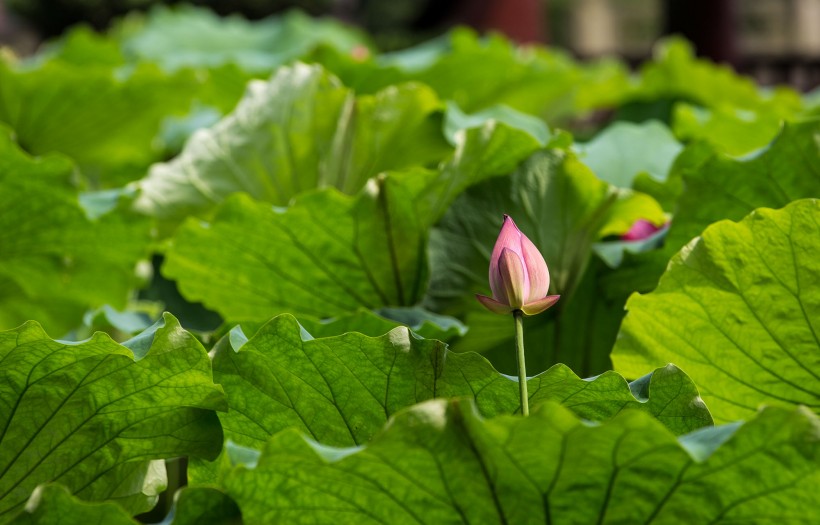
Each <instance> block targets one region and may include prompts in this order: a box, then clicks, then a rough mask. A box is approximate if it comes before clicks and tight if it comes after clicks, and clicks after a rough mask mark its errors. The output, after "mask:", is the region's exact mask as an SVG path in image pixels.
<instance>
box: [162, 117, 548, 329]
mask: <svg viewBox="0 0 820 525" xmlns="http://www.w3.org/2000/svg"><path fill="white" fill-rule="evenodd" d="M460 138H461V140H462V142H461V143H460V144H459V147H458V148H457V150H456V153H455V155H454V156H453V158H452V159H450V161H448V162H446V163H444V164H443V165H442V167H441V168H440V169H439V170H424V169H412V170H408V171H404V172H401V173H396V174H392V175H380V176H379V177H377V178H374V179H371V180H370V181H369V182H368V183H367V184H366V186H365V187H364V188H363V189H362V190H361V191H360V192H359V194H358V195H356V196H353V197H351V196H347V195H343V194H341V193H339V192H338V191H336V190H334V189H332V188H326V189H324V190H320V191H314V192H309V193H306V194H303V195H301V196H299V197H297V198H296V199H295V201H294V204H293V205H292V206H291V207H289V208H287V209H286V210H284V211H283V210H281V209H274V208H272V207H271V206H270V205H269V204H266V203H261V202H256V201H254V200H253V199H251V198H250V197H248V196H247V195H241V194H236V195H232V196H230V197H229V198H228V199H227V200H226V201H225V202H224V203H223V204H222V205H221V206H220V207H219V208H218V211H217V214H216V217H215V218H214V219H213V220H212V221H210V222H209V223H202V222H201V221H196V220H193V219H189V220H188V221H187V222H186V223H185V224H183V225H182V226H181V227H180V229H179V230H178V231H177V233H176V235H175V236H174V238H173V242H172V244H171V246H170V248H169V250H168V252H167V254H166V259H165V264H164V266H163V273H164V274H165V275H166V276H168V277H170V278H173V279H176V280H177V281H178V284H179V289H180V290H181V291H182V294H183V295H184V296H185V297H186V298H187V299H188V300H191V301H201V302H203V303H204V304H205V305H206V306H208V307H209V308H212V309H214V310H216V311H217V312H219V313H220V314H221V315H222V316H223V317H224V318H226V319H227V320H229V321H230V320H247V321H260V320H267V319H270V317H271V316H273V315H275V314H277V313H281V312H293V313H296V314H299V315H310V316H314V317H319V318H326V317H338V316H342V315H346V314H348V313H349V312H350V311H352V310H356V309H358V308H362V307H363V308H365V309H368V310H372V309H375V308H380V307H385V306H412V305H415V304H416V303H417V302H418V301H419V299H420V298H421V294H422V293H423V292H424V287H425V286H426V284H427V262H426V253H425V250H426V242H427V235H428V230H429V227H430V226H431V225H432V224H433V223H434V222H435V221H436V220H437V219H438V217H439V216H440V215H441V214H442V213H444V210H446V209H447V208H448V206H449V204H450V202H452V200H453V199H454V198H455V197H456V195H458V194H459V193H460V192H461V191H462V190H463V189H464V188H465V187H467V186H468V185H470V184H473V183H475V182H478V181H481V180H483V179H485V178H488V177H491V176H493V175H499V174H503V173H509V172H510V171H512V170H514V169H515V166H516V165H517V163H518V162H520V161H521V160H522V159H524V158H526V156H527V155H529V153H530V152H532V151H533V150H534V149H536V148H537V147H538V143H537V141H536V140H535V139H534V138H533V137H531V136H530V135H529V134H527V133H526V132H524V131H520V130H515V129H512V128H508V127H506V126H503V125H500V124H496V123H494V122H489V123H487V124H486V125H485V126H483V127H481V128H475V129H471V130H468V131H466V132H464V133H461V134H460Z"/></svg>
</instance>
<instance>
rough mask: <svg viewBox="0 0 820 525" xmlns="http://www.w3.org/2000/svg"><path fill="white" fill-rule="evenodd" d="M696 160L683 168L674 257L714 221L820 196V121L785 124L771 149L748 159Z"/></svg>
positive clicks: (671, 242) (671, 238) (670, 242)
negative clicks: (757, 209) (682, 188)
mask: <svg viewBox="0 0 820 525" xmlns="http://www.w3.org/2000/svg"><path fill="white" fill-rule="evenodd" d="M693 157H694V159H693V160H692V161H691V162H689V163H688V165H682V166H680V168H679V169H680V172H681V176H682V177H683V181H684V190H683V193H682V194H681V196H680V197H679V198H678V202H677V211H676V213H675V218H674V220H673V221H672V227H671V228H670V230H669V235H668V236H667V249H668V251H669V252H670V256H671V255H672V253H674V251H676V250H678V249H680V247H681V246H683V245H684V244H686V243H687V242H689V240H691V239H692V238H693V237H695V236H697V235H699V234H700V232H701V231H703V229H704V228H706V227H707V226H708V225H710V224H712V223H713V222H716V221H719V220H721V219H731V220H735V221H737V220H740V219H742V218H743V217H745V216H746V214H748V213H749V212H751V211H752V210H754V209H756V208H762V207H766V208H780V207H783V206H785V205H787V204H788V203H790V202H791V201H793V200H796V199H802V198H810V197H817V196H820V119H812V120H805V121H801V122H796V123H791V124H785V125H784V128H783V130H782V131H781V133H780V135H778V136H777V137H776V138H775V140H774V141H773V142H772V143H771V145H770V146H769V147H768V148H766V149H764V150H761V151H759V152H757V153H755V154H753V155H750V156H747V157H743V158H740V159H737V158H733V157H730V156H728V155H725V154H721V153H718V152H713V153H712V155H710V156H708V157H707V156H705V155H704V154H703V153H700V154H697V155H693Z"/></svg>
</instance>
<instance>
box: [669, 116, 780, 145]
mask: <svg viewBox="0 0 820 525" xmlns="http://www.w3.org/2000/svg"><path fill="white" fill-rule="evenodd" d="M672 121H673V128H674V130H675V135H677V136H678V137H680V138H681V139H682V140H686V141H692V140H702V141H705V142H708V143H709V144H712V145H713V146H715V147H716V148H717V149H718V150H719V151H722V152H724V153H727V154H729V155H744V154H747V153H750V152H752V151H754V150H757V149H760V148H762V147H764V146H766V145H767V144H769V142H771V141H772V139H773V138H774V137H775V136H776V135H777V134H778V133H779V132H780V126H781V122H782V118H781V117H779V116H778V115H772V114H765V113H762V114H761V113H756V112H753V111H749V110H745V111H744V110H739V109H734V108H715V109H714V110H711V111H710V110H706V109H703V108H699V107H698V106H693V105H691V104H685V103H679V104H676V105H675V108H674V111H673V116H672Z"/></svg>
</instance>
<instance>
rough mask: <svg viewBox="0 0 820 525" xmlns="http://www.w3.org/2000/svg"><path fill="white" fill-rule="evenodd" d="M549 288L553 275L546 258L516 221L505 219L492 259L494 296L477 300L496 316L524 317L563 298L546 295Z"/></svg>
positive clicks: (539, 311) (491, 276) (506, 217)
mask: <svg viewBox="0 0 820 525" xmlns="http://www.w3.org/2000/svg"><path fill="white" fill-rule="evenodd" d="M549 287H550V273H549V269H548V268H547V263H546V261H544V257H543V256H542V255H541V253H540V252H539V251H538V248H536V247H535V245H534V244H533V243H532V241H530V240H529V239H528V238H527V236H526V235H524V234H523V233H521V231H520V230H519V229H518V227H517V226H516V225H515V223H514V222H513V220H512V219H511V218H510V217H509V216H508V215H504V224H503V225H502V226H501V232H500V233H499V234H498V240H496V241H495V247H494V248H493V253H492V256H490V289H491V290H492V292H493V296H492V297H487V296H484V295H479V294H476V298H477V299H478V301H479V302H480V303H481V304H482V305H484V307H486V308H487V309H488V310H490V311H491V312H494V313H497V314H509V313H511V312H514V311H515V310H521V311H522V312H524V314H525V315H535V314H539V313H541V312H543V311H544V310H546V309H547V308H549V307H550V306H552V305H554V304H555V303H556V302H558V299H560V298H561V296H560V295H547V292H548V291H549Z"/></svg>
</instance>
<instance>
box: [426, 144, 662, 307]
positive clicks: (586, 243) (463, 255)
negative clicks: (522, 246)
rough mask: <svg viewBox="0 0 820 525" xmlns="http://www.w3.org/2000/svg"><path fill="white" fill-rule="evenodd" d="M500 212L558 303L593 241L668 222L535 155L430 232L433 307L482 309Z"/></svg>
mask: <svg viewBox="0 0 820 525" xmlns="http://www.w3.org/2000/svg"><path fill="white" fill-rule="evenodd" d="M505 213H506V214H508V215H510V216H512V217H513V219H514V220H515V221H516V224H517V225H518V227H519V228H520V229H521V231H523V232H524V233H525V234H526V235H527V237H529V238H530V240H532V242H533V243H535V245H536V246H537V247H538V249H539V250H540V251H541V253H542V254H543V255H544V258H545V259H546V261H547V264H548V265H549V268H550V276H551V277H552V282H551V284H550V290H551V293H558V294H562V295H564V297H565V298H564V299H562V300H566V299H567V298H569V297H571V295H572V293H573V291H574V289H575V287H576V286H577V285H578V283H579V282H580V279H581V277H582V276H583V273H584V269H585V268H586V265H587V262H588V260H589V258H590V255H591V253H592V244H593V243H594V242H595V241H598V240H599V239H601V238H602V237H604V236H606V235H611V234H618V233H623V232H625V231H627V230H628V229H629V227H630V226H631V225H632V223H633V222H634V221H635V220H636V219H639V218H644V219H648V220H650V221H653V222H657V223H660V222H663V221H664V220H665V218H664V214H663V210H662V209H661V208H660V206H659V205H658V204H657V203H656V202H655V201H654V200H653V199H652V198H651V197H649V196H647V195H643V194H640V193H635V192H632V191H630V190H625V189H619V188H616V187H614V186H611V185H609V184H607V183H605V182H603V181H600V180H598V179H597V178H596V177H595V175H594V174H593V173H592V172H591V171H590V170H589V168H587V167H586V166H584V165H583V164H582V163H581V162H580V161H579V160H578V159H577V158H576V157H575V156H574V155H573V154H571V153H567V152H564V151H560V150H543V151H540V152H537V153H536V154H534V155H532V156H531V157H530V158H529V159H528V160H527V161H526V162H525V163H524V164H522V166H521V167H520V168H519V169H518V170H517V171H516V172H515V173H514V174H513V175H512V177H497V178H493V179H490V180H487V181H485V182H484V183H482V184H479V185H476V186H473V187H472V188H470V189H469V190H467V191H466V192H464V193H463V194H462V195H460V196H459V197H458V199H456V201H455V202H454V203H453V206H452V207H451V208H450V210H449V211H448V212H447V214H446V215H445V216H444V218H443V219H442V220H441V222H440V223H439V225H438V227H437V228H436V229H434V230H433V233H432V235H431V241H430V244H431V246H430V251H431V254H430V258H431V267H432V268H431V275H432V281H431V284H430V288H429V292H428V297H427V299H426V301H427V302H428V304H430V305H432V308H431V309H433V310H438V311H445V312H447V313H455V314H458V313H462V312H465V311H469V310H476V309H479V308H480V307H479V305H478V303H477V302H476V301H475V297H474V294H475V293H484V294H486V293H487V291H488V288H489V284H488V280H487V269H488V268H489V265H490V252H491V251H492V248H493V245H494V244H495V240H496V237H497V236H498V231H499V229H500V225H501V219H502V215H503V214H505Z"/></svg>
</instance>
